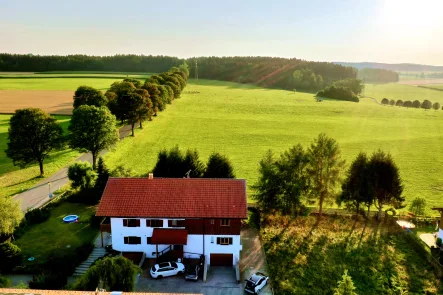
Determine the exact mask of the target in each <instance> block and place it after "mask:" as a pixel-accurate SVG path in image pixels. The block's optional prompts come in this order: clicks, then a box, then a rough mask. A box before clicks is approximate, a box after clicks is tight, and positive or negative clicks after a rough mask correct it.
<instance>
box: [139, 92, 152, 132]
mask: <svg viewBox="0 0 443 295" xmlns="http://www.w3.org/2000/svg"><path fill="white" fill-rule="evenodd" d="M135 92H136V93H137V94H138V95H140V96H141V97H142V99H143V104H142V106H141V107H140V108H138V110H137V120H138V122H139V123H140V129H143V125H142V123H143V122H144V121H146V120H151V118H152V115H153V114H154V111H153V109H152V101H151V98H150V97H149V92H148V91H147V90H145V89H137V90H136V91H135Z"/></svg>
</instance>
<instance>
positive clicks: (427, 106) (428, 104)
mask: <svg viewBox="0 0 443 295" xmlns="http://www.w3.org/2000/svg"><path fill="white" fill-rule="evenodd" d="M420 107H421V108H422V109H425V110H430V109H431V108H432V102H430V101H429V100H427V99H425V100H424V101H423V102H422V104H421V106H420Z"/></svg>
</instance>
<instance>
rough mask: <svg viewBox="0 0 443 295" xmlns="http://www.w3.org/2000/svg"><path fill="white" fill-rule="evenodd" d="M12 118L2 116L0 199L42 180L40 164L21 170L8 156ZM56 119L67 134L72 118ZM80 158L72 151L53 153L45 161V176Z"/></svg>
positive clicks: (0, 135)
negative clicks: (6, 151)
mask: <svg viewBox="0 0 443 295" xmlns="http://www.w3.org/2000/svg"><path fill="white" fill-rule="evenodd" d="M10 118H11V115H0V197H2V196H11V195H15V194H17V193H20V192H21V191H23V190H26V189H28V188H30V187H32V186H33V185H35V184H36V183H38V182H39V181H40V180H41V178H40V177H38V176H39V175H40V170H39V167H38V164H34V165H32V166H29V167H27V168H24V169H20V167H18V166H14V165H13V163H12V160H11V159H9V158H8V157H7V156H6V153H5V150H6V148H7V142H8V128H9V119H10ZM56 118H57V121H58V122H59V123H60V124H61V126H62V127H63V130H64V131H65V133H67V130H68V126H69V121H70V119H71V117H68V116H56ZM78 156H79V153H78V152H75V151H72V150H71V149H66V150H61V151H56V152H53V153H51V156H50V157H49V158H47V159H46V160H45V166H44V168H45V175H46V176H49V175H51V174H53V173H55V172H57V171H58V170H59V169H61V168H63V167H64V166H66V165H67V164H69V163H71V162H72V161H74V160H75V159H76V158H77V157H78Z"/></svg>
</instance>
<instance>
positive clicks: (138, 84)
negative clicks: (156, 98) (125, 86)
mask: <svg viewBox="0 0 443 295" xmlns="http://www.w3.org/2000/svg"><path fill="white" fill-rule="evenodd" d="M123 82H129V83H132V85H134V87H135V88H140V87H142V82H141V81H140V80H137V79H133V78H126V79H123Z"/></svg>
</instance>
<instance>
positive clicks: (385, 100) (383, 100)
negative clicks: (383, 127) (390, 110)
mask: <svg viewBox="0 0 443 295" xmlns="http://www.w3.org/2000/svg"><path fill="white" fill-rule="evenodd" d="M381 104H386V105H387V104H389V99H387V98H383V99H382V100H381Z"/></svg>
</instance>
